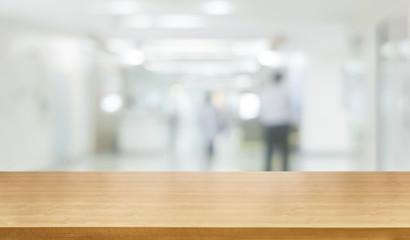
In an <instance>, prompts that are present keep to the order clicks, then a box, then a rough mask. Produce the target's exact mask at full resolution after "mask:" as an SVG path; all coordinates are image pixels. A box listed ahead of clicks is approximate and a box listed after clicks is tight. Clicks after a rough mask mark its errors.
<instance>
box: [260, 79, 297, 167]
mask: <svg viewBox="0 0 410 240" xmlns="http://www.w3.org/2000/svg"><path fill="white" fill-rule="evenodd" d="M260 122H261V124H262V126H263V132H264V135H265V136H264V140H265V147H266V165H265V170H266V171H272V170H273V169H272V156H273V152H274V148H275V147H277V148H278V150H279V151H280V153H281V157H282V166H283V170H284V171H288V170H289V160H288V159H289V143H288V136H289V132H290V126H291V104H290V96H289V93H288V91H287V89H286V87H285V86H284V84H283V75H282V74H280V73H277V74H275V75H274V76H273V79H272V82H271V83H270V84H269V85H268V86H267V87H266V88H264V89H263V90H262V92H261V112H260Z"/></svg>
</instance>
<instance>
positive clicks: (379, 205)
mask: <svg viewBox="0 0 410 240" xmlns="http://www.w3.org/2000/svg"><path fill="white" fill-rule="evenodd" d="M409 229H410V173H406V172H258V173H254V172H237V173H199V172H197V173H189V172H178V173H176V172H174V173H166V172H164V173H130V172H117V173H101V172H0V239H53V238H54V239H83V238H86V239H113V237H114V236H117V237H118V236H119V237H120V238H118V239H136V237H137V238H138V239H398V240H405V239H409V240H410V231H409ZM27 236H30V237H29V238H27ZM114 238H115V237H114Z"/></svg>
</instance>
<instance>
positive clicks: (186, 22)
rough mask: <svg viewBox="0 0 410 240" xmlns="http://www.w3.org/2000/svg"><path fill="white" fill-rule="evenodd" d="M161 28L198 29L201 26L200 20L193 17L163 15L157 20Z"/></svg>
mask: <svg viewBox="0 0 410 240" xmlns="http://www.w3.org/2000/svg"><path fill="white" fill-rule="evenodd" d="M157 24H158V27H161V28H198V27H200V26H201V25H202V21H201V18H200V17H199V16H195V15H183V14H181V15H179V14H177V15H163V16H160V17H159V18H158V21H157Z"/></svg>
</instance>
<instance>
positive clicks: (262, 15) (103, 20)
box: [0, 0, 394, 38]
mask: <svg viewBox="0 0 410 240" xmlns="http://www.w3.org/2000/svg"><path fill="white" fill-rule="evenodd" d="M207 1H208V0H135V3H136V9H135V11H133V13H134V14H132V15H118V14H111V13H110V9H111V10H112V9H113V6H114V7H115V6H116V4H117V5H118V2H121V0H112V1H107V0H0V16H3V17H9V18H13V19H19V20H23V21H29V22H31V23H37V24H42V25H47V26H50V27H54V28H56V29H59V30H69V31H79V32H82V33H86V34H92V35H96V36H107V37H121V36H123V37H125V36H126V37H134V38H179V37H180V38H198V37H199V38H202V37H204V38H255V37H272V36H277V35H280V34H289V32H303V34H309V32H312V31H315V32H320V31H321V29H323V28H324V27H325V28H326V27H328V26H331V27H333V26H341V25H344V24H346V23H350V22H352V21H354V20H355V19H357V18H358V17H360V16H363V15H365V14H368V13H369V12H370V11H371V9H374V8H375V6H383V5H386V4H387V5H388V4H393V2H394V0H225V1H229V2H230V3H231V6H232V12H231V13H230V14H228V15H209V14H206V13H204V7H203V6H204V4H205V3H206V2H207ZM104 11H105V13H104ZM96 12H98V13H96ZM176 14H183V15H190V16H195V18H196V19H194V20H195V21H198V22H199V23H200V25H199V26H198V27H192V28H191V27H189V24H188V27H187V28H182V29H178V28H177V29H176V28H172V27H161V26H152V27H148V28H130V27H127V26H125V25H124V24H123V23H124V21H127V19H129V18H130V17H132V16H134V17H135V16H139V17H140V18H143V20H144V18H150V19H159V18H161V17H162V18H164V16H169V15H176ZM194 20H192V19H187V20H186V22H189V21H194ZM181 21H184V20H181Z"/></svg>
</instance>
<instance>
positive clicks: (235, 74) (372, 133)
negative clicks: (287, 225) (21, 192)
mask: <svg viewBox="0 0 410 240" xmlns="http://www.w3.org/2000/svg"><path fill="white" fill-rule="evenodd" d="M0 36H1V37H0V171H264V170H268V169H266V167H265V166H266V164H267V163H266V154H267V150H266V149H267V146H266V137H265V136H266V134H268V132H267V131H268V130H266V129H267V128H264V127H263V121H261V116H262V115H263V111H267V114H268V115H266V116H268V117H269V116H273V117H275V116H278V115H275V112H274V110H272V111H271V112H269V108H271V107H273V106H276V105H275V104H277V103H278V101H279V100H278V101H274V100H272V101H270V100H266V99H275V98H269V97H268V98H263V97H261V96H262V92H264V90H267V89H269V87H270V86H271V84H272V82H273V80H275V79H276V80H277V81H279V80H280V81H281V83H280V84H281V87H282V88H281V89H284V91H286V93H287V96H288V99H289V109H285V110H283V109H282V112H283V111H286V114H287V115H288V116H289V117H288V118H289V119H288V120H287V121H288V123H287V124H288V126H289V127H288V128H286V129H287V130H286V131H287V132H286V133H287V134H286V138H287V142H288V162H287V167H286V168H285V167H284V162H283V161H281V158H282V155H281V154H280V151H279V150H280V149H278V148H277V147H276V146H275V148H274V149H273V151H272V153H271V154H272V156H271V162H269V163H270V164H272V166H271V170H275V171H276V170H277V171H279V170H289V171H375V170H378V171H392V170H394V171H402V170H407V171H408V170H410V147H409V146H410V4H409V1H408V0H286V1H285V0H81V1H80V0H0ZM278 108H280V107H278ZM264 109H268V110H264ZM261 114H262V115H261ZM269 114H270V115H269Z"/></svg>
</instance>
